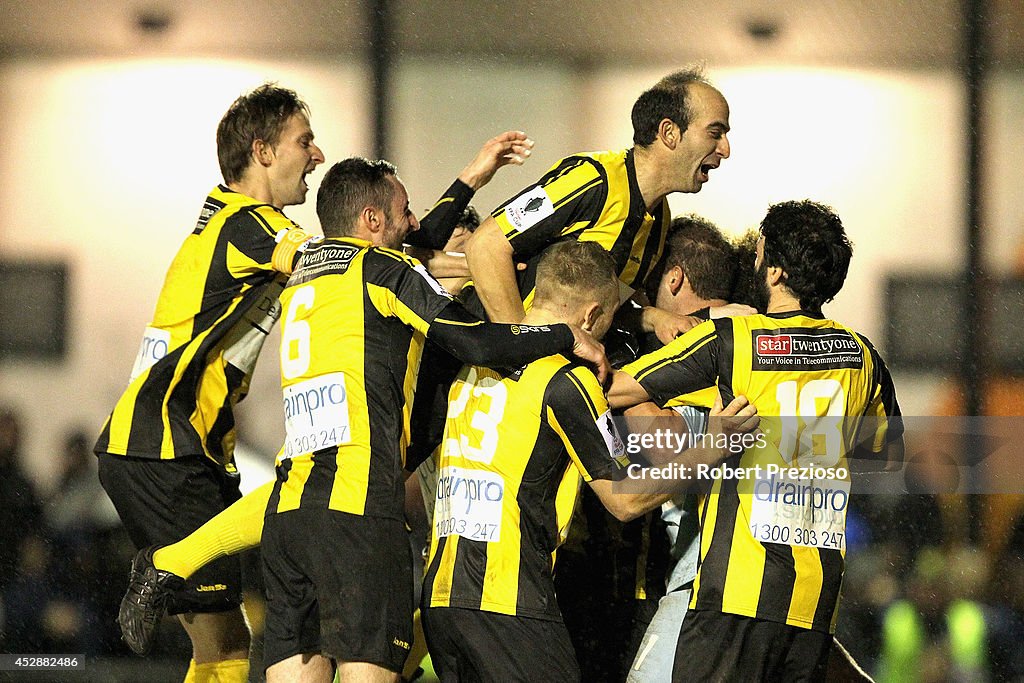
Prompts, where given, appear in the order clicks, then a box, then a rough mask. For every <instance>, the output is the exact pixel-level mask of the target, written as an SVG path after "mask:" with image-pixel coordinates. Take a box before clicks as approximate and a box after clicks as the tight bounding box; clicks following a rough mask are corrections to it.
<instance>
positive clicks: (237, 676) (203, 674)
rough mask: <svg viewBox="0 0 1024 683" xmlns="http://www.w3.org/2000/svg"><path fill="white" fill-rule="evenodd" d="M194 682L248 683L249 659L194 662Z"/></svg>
mask: <svg viewBox="0 0 1024 683" xmlns="http://www.w3.org/2000/svg"><path fill="white" fill-rule="evenodd" d="M195 683H249V660H248V659H226V660H224V661H222V662H207V663H206V664H196V678H195Z"/></svg>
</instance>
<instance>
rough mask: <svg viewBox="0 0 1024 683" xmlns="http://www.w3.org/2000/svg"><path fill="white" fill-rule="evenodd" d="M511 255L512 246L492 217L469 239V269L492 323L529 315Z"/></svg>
mask: <svg viewBox="0 0 1024 683" xmlns="http://www.w3.org/2000/svg"><path fill="white" fill-rule="evenodd" d="M512 256H513V250H512V245H511V244H510V243H509V241H508V239H507V238H506V237H505V235H504V234H503V233H502V231H501V227H499V226H498V223H497V221H495V220H494V219H493V218H487V220H485V221H484V222H483V223H481V224H480V227H479V228H477V229H476V231H475V232H474V233H473V235H472V236H471V237H470V238H469V240H468V241H467V242H466V260H467V262H468V263H469V272H470V273H471V274H472V277H473V284H474V285H475V286H476V291H477V294H479V295H480V301H481V302H482V303H483V305H484V309H485V310H486V311H487V316H488V317H489V318H490V319H491V321H492V322H496V323H518V322H520V321H521V320H522V319H523V317H524V316H525V315H526V309H525V308H524V307H523V300H522V298H521V297H520V296H519V284H518V282H517V281H516V270H515V264H514V263H513V260H512Z"/></svg>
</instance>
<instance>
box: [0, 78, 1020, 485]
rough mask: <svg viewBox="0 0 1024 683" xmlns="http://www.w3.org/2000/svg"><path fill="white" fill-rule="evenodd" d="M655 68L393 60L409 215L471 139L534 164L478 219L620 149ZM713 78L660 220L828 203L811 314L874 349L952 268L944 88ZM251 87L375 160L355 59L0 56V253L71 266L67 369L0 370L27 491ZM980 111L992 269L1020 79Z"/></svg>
mask: <svg viewBox="0 0 1024 683" xmlns="http://www.w3.org/2000/svg"><path fill="white" fill-rule="evenodd" d="M673 68H676V66H675V65H666V66H665V67H664V68H663V69H656V68H655V69H644V70H627V69H605V70H595V69H585V70H579V69H575V68H572V67H569V66H564V65H563V66H560V65H557V64H556V65H545V66H536V65H531V64H511V63H508V62H486V61H481V62H476V61H473V62H460V63H452V62H446V61H439V60H429V59H417V60H407V61H402V62H400V64H399V69H398V72H397V74H396V77H395V81H394V85H395V89H396V97H395V101H394V105H393V108H392V110H391V111H390V112H389V116H390V121H391V124H392V126H393V131H394V138H393V141H392V154H391V156H392V158H393V161H395V162H396V163H397V164H398V166H399V170H400V173H401V175H402V177H403V179H404V180H405V181H406V184H407V185H408V186H409V188H410V193H411V197H412V203H413V206H414V207H416V208H417V209H420V210H422V209H426V208H427V207H429V206H430V204H431V203H432V202H433V200H434V199H435V198H436V197H437V195H438V194H439V193H440V192H441V191H443V190H444V188H445V187H447V185H448V183H449V182H450V181H451V179H452V178H454V176H455V175H456V174H457V173H458V171H459V170H460V169H461V168H462V166H463V165H464V164H465V163H466V161H468V160H469V158H471V156H472V155H473V154H474V153H475V151H476V150H477V149H478V148H479V145H480V144H481V143H482V142H483V141H484V140H485V139H487V138H488V137H490V136H491V135H493V134H495V133H497V132H499V131H501V130H504V129H507V128H519V129H523V130H526V131H527V132H528V133H529V134H530V135H531V136H532V137H533V138H534V139H535V140H536V141H537V148H536V153H535V155H534V158H533V159H531V161H530V162H529V163H528V165H527V166H526V167H524V168H522V169H512V170H506V171H503V172H502V173H500V174H499V175H498V177H497V178H496V179H495V181H494V182H493V183H492V185H491V186H489V187H488V188H486V189H485V190H484V191H482V192H481V193H480V195H479V196H478V197H477V199H476V200H475V201H474V204H476V205H477V206H478V208H480V209H481V210H490V209H492V208H493V207H494V206H496V205H497V204H499V203H500V202H501V201H503V200H504V199H506V198H507V197H508V196H510V195H511V194H512V193H514V192H515V191H516V190H518V189H519V188H521V187H522V186H523V185H525V184H527V183H529V182H531V181H532V180H533V179H535V178H536V177H538V176H539V175H540V174H541V173H543V172H544V171H545V170H546V169H547V168H548V167H549V166H550V165H551V164H552V163H554V161H555V160H557V159H558V158H559V157H561V156H563V155H565V154H568V153H571V152H575V151H581V150H590V149H612V148H624V147H627V146H629V144H630V140H631V128H630V125H629V111H630V107H631V105H632V102H633V100H634V99H635V98H636V96H637V95H638V94H639V93H640V92H641V91H642V90H643V89H644V88H646V87H648V86H649V85H650V84H651V83H653V82H654V81H655V80H656V79H657V78H658V77H659V76H661V75H663V74H664V73H666V72H668V71H670V70H672V69H673ZM709 75H710V76H711V77H712V79H713V81H714V82H715V83H716V84H717V85H718V86H719V87H720V89H721V90H722V91H723V92H724V93H725V95H726V97H727V98H728V99H729V101H730V105H731V108H732V114H731V117H732V120H731V123H732V127H733V132H732V133H730V136H729V137H730V141H731V143H732V151H733V154H732V157H731V158H730V159H728V160H727V161H725V162H724V163H723V165H722V167H721V168H720V169H719V170H717V171H715V172H714V173H713V177H712V179H711V182H710V183H709V184H708V185H707V186H706V188H705V189H704V191H702V192H701V193H700V194H699V195H677V196H675V197H673V198H672V201H671V205H672V208H673V211H674V212H677V213H687V212H691V211H692V212H697V213H701V214H703V215H705V216H707V217H709V218H711V219H712V220H714V221H716V222H717V223H718V224H719V225H720V226H721V227H723V228H724V229H726V230H728V231H730V232H740V231H742V230H744V229H746V228H749V227H754V226H756V225H757V223H758V221H759V220H760V218H761V216H763V214H764V211H765V209H766V208H767V206H768V204H769V203H771V202H775V201H780V200H784V199H799V198H805V197H809V198H812V199H815V200H818V201H823V202H826V203H828V204H831V205H832V206H834V207H835V208H836V209H837V210H838V212H839V213H840V215H841V216H842V217H843V220H844V223H845V224H846V226H847V230H848V232H849V234H850V236H851V238H852V240H853V241H854V243H855V253H854V262H853V265H852V268H851V273H850V276H849V279H848V281H847V285H846V287H845V289H844V290H843V292H842V293H841V294H840V295H839V297H838V298H837V300H836V302H834V303H833V304H832V305H831V306H830V307H828V308H827V309H826V310H827V311H828V312H829V313H830V314H831V315H833V316H834V317H836V318H838V319H841V320H843V321H844V322H846V323H848V324H850V325H852V326H854V327H857V328H859V329H861V330H863V331H864V332H865V333H866V334H867V335H868V336H870V337H872V338H873V339H874V340H875V341H876V342H877V343H879V344H882V343H884V321H883V320H882V318H881V316H882V311H883V307H882V302H881V301H880V296H881V292H882V291H883V289H882V287H883V283H884V276H885V274H886V273H888V272H889V271H891V270H893V269H897V268H922V269H924V268H927V269H940V270H949V269H953V268H956V267H957V264H958V262H959V260H960V259H961V258H962V253H963V250H964V249H963V246H962V244H961V243H962V237H961V231H962V228H961V225H962V223H963V217H964V208H963V203H964V196H963V194H964V190H963V186H964V182H965V180H966V178H965V177H964V170H963V169H964V167H965V162H964V157H963V152H962V148H963V142H964V131H963V120H964V117H963V114H962V111H963V108H964V105H963V94H962V88H961V86H960V84H959V81H958V79H957V76H956V75H955V74H954V73H952V72H942V71H930V70H913V71H896V70H887V71H878V70H873V71H854V70H810V69H795V68H789V67H786V66H784V65H776V66H762V67H758V68H757V69H739V68H732V69H729V68H721V69H716V68H715V67H714V65H711V66H710V69H709ZM268 79H269V80H277V81H279V82H280V83H281V84H283V85H286V86H288V87H292V88H294V89H296V90H297V91H299V93H300V94H302V95H303V96H304V97H305V98H306V100H307V101H308V102H309V104H310V106H311V108H312V112H313V116H312V123H313V128H314V131H315V132H316V135H317V142H318V144H320V146H321V147H322V149H323V150H324V152H325V154H326V156H327V158H328V163H330V162H332V161H336V160H339V159H341V158H343V157H344V156H348V155H350V154H362V155H366V154H369V153H370V152H371V150H370V141H369V131H370V127H369V118H368V110H367V100H366V93H367V92H368V87H369V85H368V80H367V73H366V71H365V70H364V69H363V68H362V66H360V65H357V64H355V63H346V62H339V61H323V62H315V63H314V62H306V61H303V62H269V61H268V62H255V61H216V62H206V61H197V60H193V61H183V60H161V61H108V60H47V59H33V58H25V59H18V60H13V61H7V62H0V84H2V85H0V207H2V211H0V256H2V257H3V258H15V257H40V258H61V259H65V260H67V262H68V263H69V264H70V267H71V272H72V287H71V311H72V313H71V320H70V330H69V332H70V352H69V354H68V356H67V358H66V359H65V360H64V362H62V363H59V364H53V365H49V364H41V363H34V362H24V361H20V362H17V361H2V362H0V403H2V404H13V405H15V406H16V407H18V408H19V409H20V410H21V412H22V413H23V415H24V418H25V431H26V448H25V451H26V454H27V455H28V456H29V465H30V468H31V471H32V473H33V474H34V475H35V476H36V477H37V479H38V480H39V481H40V483H41V484H42V485H43V486H46V485H48V484H49V483H50V477H51V468H50V461H51V457H50V455H49V454H51V453H52V452H53V450H54V449H55V448H57V446H58V444H59V443H60V440H61V439H62V437H63V434H64V432H65V430H66V429H68V428H70V427H73V426H77V425H83V426H85V427H87V428H89V429H90V430H91V431H95V432H98V431H99V428H100V426H101V424H102V421H103V420H104V419H105V417H106V415H107V412H108V411H109V409H110V408H111V406H112V405H113V403H114V401H115V400H116V398H117V396H118V395H119V393H120V391H121V390H122V389H123V386H124V383H125V382H126V380H127V376H128V372H129V370H130V367H131V364H132V361H133V359H134V357H135V352H136V350H137V348H136V347H137V344H138V341H139V334H140V332H141V330H142V329H143V327H144V326H145V325H146V323H147V322H148V320H149V315H150V313H151V311H152V307H153V305H154V303H155V299H156V295H157V293H158V291H159V289H160V285H161V283H162V280H163V274H164V271H165V269H166V267H167V265H168V263H169V262H170V260H171V258H172V256H173V254H174V252H175V251H176V249H177V248H178V245H179V244H180V242H181V240H182V239H183V238H184V236H185V235H186V234H187V233H188V232H189V231H190V230H191V228H192V226H193V224H194V222H195V220H196V217H197V215H198V211H199V208H200V205H201V202H202V200H203V198H204V197H205V194H206V192H207V191H208V190H209V188H210V187H212V186H213V185H214V184H216V183H217V182H218V181H219V173H218V170H217V164H216V152H215V145H214V131H215V128H216V124H217V121H218V120H219V118H220V116H221V114H222V113H223V111H224V110H225V109H226V107H227V106H228V104H229V103H230V102H231V100H232V99H234V97H235V96H236V95H238V94H239V93H240V92H242V91H244V90H247V89H249V88H251V87H254V86H255V85H258V84H259V83H260V82H262V81H264V80H268ZM990 99H991V106H992V114H993V115H992V117H991V119H990V120H989V121H988V125H989V126H990V133H991V135H990V137H989V140H988V149H989V150H990V159H991V165H990V167H989V168H988V169H986V171H987V178H989V179H990V180H991V182H990V183H989V184H988V187H987V195H986V196H987V200H986V201H987V205H986V206H987V208H988V212H989V219H988V222H987V225H986V229H987V231H988V235H989V236H988V238H987V239H988V248H987V253H988V254H989V255H990V258H991V261H992V263H993V266H994V267H995V268H997V269H1005V268H1008V261H1009V258H1010V257H1009V253H1010V252H1011V251H1012V248H1011V247H1012V246H1014V245H1016V244H1017V243H1018V241H1019V240H1020V239H1021V232H1022V229H1024V198H1022V193H1021V192H1020V191H1019V190H1020V187H1021V182H1020V177H1021V161H1020V153H1019V151H1020V150H1021V149H1024V139H1022V138H1024V132H1022V130H1024V126H1022V124H1024V76H1020V75H1019V74H1012V75H1010V74H1006V75H999V76H998V77H996V78H994V79H993V80H992V83H991V95H990ZM1014 150H1016V151H1014ZM322 175H323V170H321V171H320V172H318V173H317V174H316V175H315V176H314V179H313V185H314V187H313V188H312V190H313V191H314V192H315V189H316V187H315V186H316V185H317V183H318V181H319V178H320V177H322ZM309 196H310V198H311V199H312V197H313V196H314V195H313V193H312V192H311V193H310V195H309ZM313 209H314V202H313V201H309V202H307V204H306V205H305V206H302V207H292V208H290V209H289V210H288V213H289V215H290V216H292V217H293V218H294V219H295V220H297V221H298V222H299V223H300V224H302V225H305V226H307V227H309V228H317V227H318V223H317V221H316V219H315V213H314V210H313ZM922 305H927V302H922ZM275 347H276V340H275V339H274V338H272V339H271V340H270V341H269V342H268V351H270V353H266V354H265V358H264V360H263V361H262V363H261V364H260V366H259V367H258V370H257V377H256V379H255V381H254V384H253V389H252V392H251V395H250V398H249V399H248V400H246V401H245V402H244V403H243V404H242V410H241V411H240V412H241V418H242V420H243V425H242V429H243V436H244V437H245V438H247V440H248V441H250V442H251V443H252V444H253V445H255V446H256V448H257V449H258V450H260V451H262V452H265V453H266V457H267V458H268V459H269V458H271V456H272V455H273V453H274V452H276V449H277V447H278V440H279V439H280V435H281V431H282V429H281V417H280V415H279V412H280V408H279V404H278V395H277V392H278V388H277V367H276V358H275V356H276V354H274V353H273V352H272V351H273V349H274V348H275ZM897 380H899V378H898V377H897ZM933 386H934V382H933V381H930V380H927V379H926V380H925V381H922V380H921V379H920V378H914V381H912V382H910V381H908V382H907V389H906V390H905V391H903V392H902V398H903V402H904V404H905V412H906V413H908V414H912V413H914V412H923V411H926V410H927V406H928V398H929V395H930V392H931V390H932V387H933ZM915 408H920V410H915Z"/></svg>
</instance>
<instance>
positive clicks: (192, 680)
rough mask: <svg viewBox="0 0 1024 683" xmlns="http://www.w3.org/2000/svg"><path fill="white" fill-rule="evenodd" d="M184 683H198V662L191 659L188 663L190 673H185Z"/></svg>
mask: <svg viewBox="0 0 1024 683" xmlns="http://www.w3.org/2000/svg"><path fill="white" fill-rule="evenodd" d="M183 683H196V660H194V659H190V660H189V661H188V671H186V672H185V680H184V682H183Z"/></svg>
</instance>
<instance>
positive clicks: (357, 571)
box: [262, 509, 413, 673]
mask: <svg viewBox="0 0 1024 683" xmlns="http://www.w3.org/2000/svg"><path fill="white" fill-rule="evenodd" d="M262 555H263V583H264V586H265V589H266V595H267V621H266V629H265V631H264V635H263V653H264V655H263V660H264V666H265V667H270V666H272V665H274V664H277V663H278V662H280V661H283V660H285V659H288V658H289V657H292V656H294V655H297V654H305V653H317V654H323V655H326V656H328V657H331V658H332V659H334V660H336V661H342V662H368V663H370V664H376V665H378V666H382V667H384V668H386V669H389V670H391V671H395V672H399V673H400V672H401V671H402V667H403V665H404V664H405V659H406V657H407V656H408V655H409V649H410V646H411V643H412V613H413V586H412V551H411V550H410V547H409V534H408V532H407V531H406V530H405V524H404V523H402V522H401V521H399V520H396V519H383V518H377V517H363V516H361V515H351V514H348V513H345V512H337V511H334V510H322V509H318V510H303V509H299V510H292V511H289V512H280V513H277V514H271V515H267V520H266V523H265V524H264V525H263V541H262Z"/></svg>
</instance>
